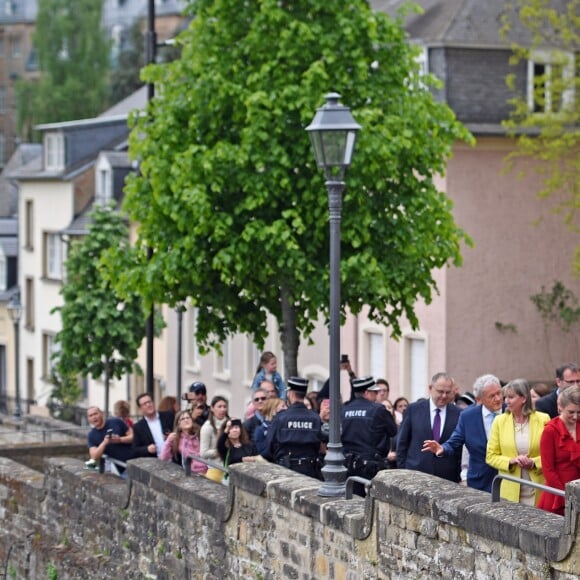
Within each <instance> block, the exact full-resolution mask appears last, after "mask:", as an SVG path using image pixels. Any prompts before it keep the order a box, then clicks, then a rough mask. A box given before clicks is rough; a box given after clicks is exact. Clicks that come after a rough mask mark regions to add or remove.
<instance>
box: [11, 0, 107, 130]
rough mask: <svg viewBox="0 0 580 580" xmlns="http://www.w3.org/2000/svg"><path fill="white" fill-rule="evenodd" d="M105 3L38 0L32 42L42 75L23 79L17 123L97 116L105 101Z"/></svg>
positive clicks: (23, 127) (27, 125) (29, 127)
mask: <svg viewBox="0 0 580 580" xmlns="http://www.w3.org/2000/svg"><path fill="white" fill-rule="evenodd" d="M101 10H102V2H94V1H93V0H39V2H38V15H37V19H36V33H35V34H34V47H35V50H36V52H37V54H38V62H39V69H40V79H39V80H37V81H36V80H33V81H22V82H21V83H20V84H19V98H18V103H19V111H18V118H19V126H20V128H21V131H22V132H23V134H24V136H25V138H30V134H31V131H32V127H33V126H34V125H36V124H38V123H51V122H57V121H69V120H72V119H83V118H89V117H94V116H96V115H97V114H99V113H101V112H102V111H103V109H104V108H105V106H106V102H107V92H108V72H109V41H108V40H107V38H106V35H105V33H104V31H103V30H102V28H101Z"/></svg>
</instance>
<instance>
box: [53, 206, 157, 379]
mask: <svg viewBox="0 0 580 580" xmlns="http://www.w3.org/2000/svg"><path fill="white" fill-rule="evenodd" d="M92 220H93V222H92V224H91V226H90V229H89V233H88V234H87V235H86V236H85V237H84V238H82V239H80V240H77V241H75V242H73V243H72V245H71V247H70V252H69V256H68V258H67V261H66V271H67V280H66V282H65V284H64V285H63V287H62V289H61V294H62V296H63V299H64V304H63V305H62V306H59V307H57V308H55V309H54V310H53V312H59V313H60V315H61V319H62V330H61V331H60V332H59V333H58V334H57V335H56V337H55V342H56V343H57V345H59V348H58V350H57V351H56V354H55V359H56V360H55V369H56V372H57V375H58V376H60V377H65V378H66V377H70V376H71V375H74V374H80V375H83V376H88V375H91V376H92V377H93V378H98V377H101V376H102V375H105V376H106V377H116V378H118V379H119V378H121V377H122V376H123V374H125V373H129V372H131V371H133V370H134V367H135V362H134V361H135V360H136V359H137V350H138V348H139V346H140V345H141V342H142V340H143V337H144V333H145V319H146V313H145V310H144V309H143V304H142V300H141V298H140V297H139V296H138V295H137V294H136V293H125V295H124V297H123V298H120V297H119V295H118V294H117V292H115V290H114V288H112V287H111V285H110V283H109V282H108V281H107V279H106V278H104V277H103V276H102V275H101V271H100V260H101V257H102V256H103V254H104V253H105V252H106V251H107V250H108V249H109V248H111V247H115V248H118V249H120V250H121V251H122V250H123V248H127V247H128V245H129V238H128V226H127V224H126V222H125V221H124V219H123V218H122V216H121V215H120V214H119V213H118V212H117V211H115V210H114V205H109V206H105V207H100V206H99V207H97V208H96V209H95V210H94V211H93V212H92ZM61 382H63V383H64V382H65V381H61Z"/></svg>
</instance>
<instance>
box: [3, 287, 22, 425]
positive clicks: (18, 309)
mask: <svg viewBox="0 0 580 580" xmlns="http://www.w3.org/2000/svg"><path fill="white" fill-rule="evenodd" d="M6 309H7V310H8V314H9V315H10V318H11V320H12V323H13V324H14V388H15V391H16V403H15V405H14V419H20V417H21V416H22V412H21V410H20V368H19V362H20V360H19V359H20V319H21V318H22V310H23V307H22V303H21V302H20V291H19V290H17V291H16V292H14V293H13V294H12V296H11V297H10V302H9V303H8V306H7V307H6Z"/></svg>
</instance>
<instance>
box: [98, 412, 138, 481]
mask: <svg viewBox="0 0 580 580" xmlns="http://www.w3.org/2000/svg"><path fill="white" fill-rule="evenodd" d="M87 419H88V421H89V423H90V425H91V427H92V428H91V430H90V431H89V433H88V436H87V440H88V446H89V456H90V458H91V459H92V460H93V461H96V462H98V461H100V459H101V457H102V456H103V455H108V456H109V457H112V458H113V459H117V460H118V461H123V462H126V461H128V460H129V459H132V458H133V448H132V446H131V444H132V442H133V430H132V429H131V428H130V427H128V426H127V424H126V423H124V422H123V421H122V420H121V419H118V418H117V417H109V418H108V419H105V414H104V413H103V411H101V410H100V409H99V408H98V407H89V408H88V409H87ZM113 471H115V472H118V473H119V474H120V475H122V474H123V473H124V471H125V468H124V467H122V466H118V467H115V468H114V469H113Z"/></svg>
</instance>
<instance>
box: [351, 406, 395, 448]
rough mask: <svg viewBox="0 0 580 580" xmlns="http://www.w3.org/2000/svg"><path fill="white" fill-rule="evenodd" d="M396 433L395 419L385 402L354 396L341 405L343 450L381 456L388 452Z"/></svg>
mask: <svg viewBox="0 0 580 580" xmlns="http://www.w3.org/2000/svg"><path fill="white" fill-rule="evenodd" d="M396 434H397V424H396V423H395V419H394V418H393V416H392V415H391V413H389V412H388V411H387V409H386V408H385V406H384V405H381V404H380V403H373V402H372V401H369V400H367V399H364V398H356V399H353V400H351V401H349V402H348V403H345V404H344V405H343V407H342V444H343V446H344V452H345V453H352V454H354V455H357V456H359V457H361V458H363V459H375V458H376V456H377V455H378V456H379V457H381V458H384V457H386V456H387V453H388V452H389V447H390V442H391V437H394V436H395V435H396Z"/></svg>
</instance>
